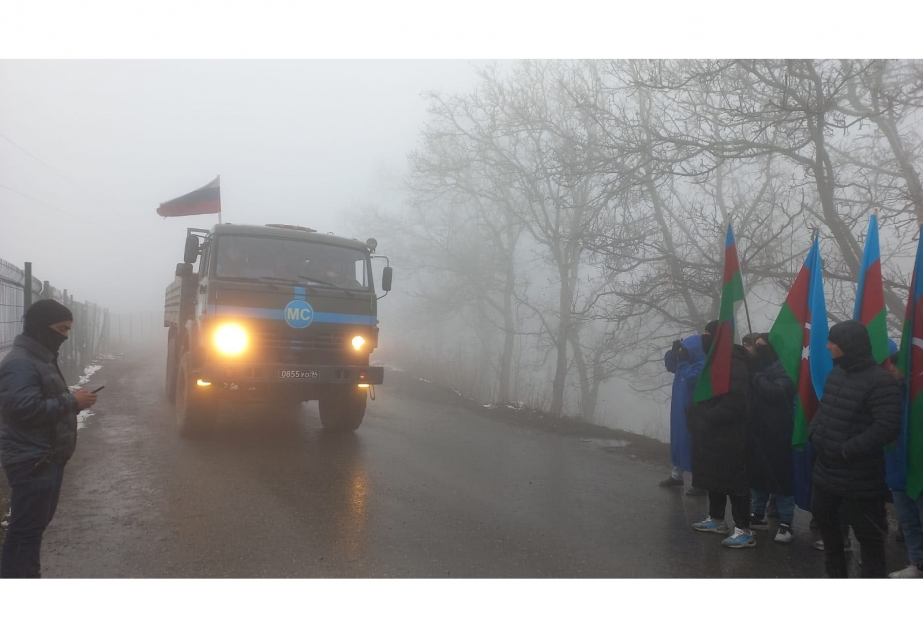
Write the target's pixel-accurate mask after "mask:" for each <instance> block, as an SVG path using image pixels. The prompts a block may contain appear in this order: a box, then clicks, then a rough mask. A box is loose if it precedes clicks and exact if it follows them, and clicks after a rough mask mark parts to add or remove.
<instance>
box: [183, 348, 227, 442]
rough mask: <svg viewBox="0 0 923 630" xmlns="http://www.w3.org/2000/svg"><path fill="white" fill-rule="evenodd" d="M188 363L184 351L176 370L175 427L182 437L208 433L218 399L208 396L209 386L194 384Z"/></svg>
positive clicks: (212, 423) (212, 425) (186, 353)
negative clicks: (203, 386)
mask: <svg viewBox="0 0 923 630" xmlns="http://www.w3.org/2000/svg"><path fill="white" fill-rule="evenodd" d="M189 363H190V359H189V353H188V352H184V353H183V356H182V357H181V358H180V360H179V367H178V368H177V370H176V428H177V430H178V431H179V434H180V435H182V436H183V437H195V436H200V435H204V434H206V433H208V432H209V431H210V430H211V429H212V428H213V427H214V426H215V421H216V420H217V418H218V401H217V400H213V399H212V397H211V396H210V394H211V392H210V391H208V390H209V389H210V388H202V387H199V386H197V385H196V384H195V382H194V381H193V379H192V377H191V376H190V375H189V371H190V370H189ZM203 389H204V390H205V391H203Z"/></svg>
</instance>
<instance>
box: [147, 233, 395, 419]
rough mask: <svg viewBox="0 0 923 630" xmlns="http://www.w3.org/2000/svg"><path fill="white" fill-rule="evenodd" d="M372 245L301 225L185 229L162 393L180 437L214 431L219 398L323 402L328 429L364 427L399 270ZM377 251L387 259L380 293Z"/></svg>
mask: <svg viewBox="0 0 923 630" xmlns="http://www.w3.org/2000/svg"><path fill="white" fill-rule="evenodd" d="M376 246H377V243H376V241H375V239H369V240H367V241H366V242H364V243H363V242H360V241H358V240H355V239H348V238H342V237H339V236H333V235H331V234H321V233H318V232H317V231H316V230H312V229H310V228H304V227H299V226H294V225H280V224H272V225H266V226H252V225H232V224H219V225H215V226H214V227H212V228H211V229H210V230H201V229H195V228H191V229H188V230H187V235H186V243H185V251H184V256H183V262H182V263H179V264H177V266H176V279H175V280H174V281H173V282H172V283H171V284H170V285H169V286H167V289H166V297H165V301H164V326H165V327H166V328H168V329H169V332H168V336H167V366H166V393H167V398H168V399H169V400H170V401H171V402H172V403H173V404H174V408H175V413H176V425H177V428H178V430H179V432H180V434H181V435H183V436H192V435H201V434H203V433H206V432H208V431H209V430H211V429H212V428H213V427H214V425H215V420H216V417H217V414H218V408H219V404H220V403H222V402H224V403H231V404H233V405H238V404H241V405H243V404H247V403H263V404H265V403H269V404H271V405H275V406H277V407H278V406H296V405H300V404H301V402H304V401H310V400H317V401H318V407H319V411H320V420H321V424H322V425H323V428H324V429H325V430H329V431H355V430H356V429H358V428H359V426H360V425H361V424H362V419H363V417H364V415H365V409H366V404H367V401H368V399H369V397H370V394H373V393H374V386H375V385H380V384H381V383H382V382H383V379H384V369H383V368H381V367H373V366H370V365H369V355H370V354H371V353H372V352H373V351H374V350H375V348H376V347H378V323H379V322H378V309H377V302H378V299H380V297H384V295H386V294H387V292H388V291H390V290H391V279H392V269H391V266H390V263H389V261H388V259H387V257H385V256H374V253H375V248H376ZM372 258H383V259H384V261H385V263H386V266H385V267H384V269H383V272H382V278H381V289H382V290H383V291H384V295H382V296H377V295H376V292H375V291H376V289H375V285H374V282H373V278H372ZM196 262H198V268H197V269H196V270H195V271H193V265H194V264H195V263H196ZM256 408H257V407H254V409H256ZM263 409H264V410H265V406H263ZM271 412H272V411H271V410H270V413H271ZM264 413H265V411H264Z"/></svg>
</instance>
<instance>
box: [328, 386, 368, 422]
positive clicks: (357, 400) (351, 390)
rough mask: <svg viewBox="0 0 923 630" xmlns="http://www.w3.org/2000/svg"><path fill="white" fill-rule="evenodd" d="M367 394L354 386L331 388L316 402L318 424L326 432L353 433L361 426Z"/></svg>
mask: <svg viewBox="0 0 923 630" xmlns="http://www.w3.org/2000/svg"><path fill="white" fill-rule="evenodd" d="M367 401H368V392H367V391H366V390H364V389H360V388H358V387H356V386H355V385H347V386H341V387H336V388H331V391H330V392H328V393H325V394H322V395H321V397H320V398H319V399H318V401H317V408H318V411H319V412H320V423H321V425H322V426H323V427H324V429H325V430H327V431H334V432H347V431H355V430H356V429H358V428H359V425H361V424H362V418H363V417H364V416H365V405H366V402H367Z"/></svg>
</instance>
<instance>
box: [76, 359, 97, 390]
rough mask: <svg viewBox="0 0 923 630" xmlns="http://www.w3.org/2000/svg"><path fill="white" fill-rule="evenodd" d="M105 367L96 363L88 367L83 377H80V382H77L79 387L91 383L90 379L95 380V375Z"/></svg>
mask: <svg viewBox="0 0 923 630" xmlns="http://www.w3.org/2000/svg"><path fill="white" fill-rule="evenodd" d="M102 367H103V366H101V365H97V364H96V363H94V364H92V365H88V366H86V368H85V369H84V370H83V376H81V377H80V380H79V381H77V385H85V384H86V383H89V382H90V379H91V378H93V375H94V374H96V373H97V372H99V371H100V370H101V369H102Z"/></svg>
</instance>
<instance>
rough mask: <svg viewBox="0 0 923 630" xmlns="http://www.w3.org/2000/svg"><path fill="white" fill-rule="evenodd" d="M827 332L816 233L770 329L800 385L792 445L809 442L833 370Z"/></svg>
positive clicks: (784, 362)
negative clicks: (825, 385) (813, 423)
mask: <svg viewBox="0 0 923 630" xmlns="http://www.w3.org/2000/svg"><path fill="white" fill-rule="evenodd" d="M828 332H829V328H828V324H827V303H826V301H825V299H824V278H823V275H822V267H821V259H820V244H819V241H818V238H817V235H815V236H814V244H813V245H812V246H811V250H810V251H809V252H808V256H807V258H805V260H804V265H803V266H802V267H801V271H799V272H798V276H797V277H796V278H795V283H794V284H793V285H792V288H791V290H790V291H789V293H788V297H787V298H786V299H785V304H783V305H782V310H781V311H780V312H779V316H778V317H776V321H775V323H774V324H773V325H772V329H771V330H770V331H769V342H770V343H771V344H772V347H773V349H774V350H775V351H776V354H777V355H779V360H780V361H781V362H782V366H783V367H784V368H785V371H786V373H787V374H788V376H789V378H791V379H792V382H793V383H795V384H796V386H797V396H796V398H795V428H794V430H793V432H792V445H793V446H803V445H804V444H805V443H806V442H807V441H808V423H810V422H811V419H812V418H813V417H814V413H815V412H816V411H817V409H818V407H819V406H820V402H819V401H820V398H821V396H822V395H823V393H824V383H826V382H827V375H828V374H830V371H831V370H832V369H833V358H832V357H831V356H830V351H829V350H827V335H828Z"/></svg>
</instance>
